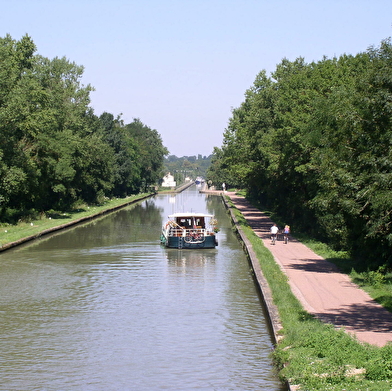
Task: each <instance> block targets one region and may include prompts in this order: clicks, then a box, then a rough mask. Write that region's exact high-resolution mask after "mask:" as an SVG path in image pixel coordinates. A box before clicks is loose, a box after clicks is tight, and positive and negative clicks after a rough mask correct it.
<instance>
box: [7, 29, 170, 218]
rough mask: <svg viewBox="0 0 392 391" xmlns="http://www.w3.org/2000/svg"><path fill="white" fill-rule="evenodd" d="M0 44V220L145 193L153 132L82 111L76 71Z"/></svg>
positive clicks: (151, 179) (30, 49)
mask: <svg viewBox="0 0 392 391" xmlns="http://www.w3.org/2000/svg"><path fill="white" fill-rule="evenodd" d="M35 52H36V46H35V44H34V42H33V40H32V39H31V38H30V37H29V36H28V35H25V36H24V37H22V38H21V39H20V40H19V41H16V40H14V39H12V37H11V36H10V35H7V36H6V37H4V38H0V221H3V222H4V221H8V220H10V221H11V220H15V217H16V216H19V215H25V214H28V213H34V212H43V211H48V210H51V209H55V210H64V209H67V208H70V207H72V206H73V205H76V204H78V203H82V202H83V203H97V202H98V203H99V202H102V200H103V199H104V198H105V197H112V196H118V197H122V196H126V195H129V194H132V193H137V192H140V191H145V190H146V189H147V188H148V187H149V186H150V185H152V184H156V183H157V182H158V180H159V179H160V178H161V177H162V175H163V160H164V157H165V156H166V155H167V154H168V151H167V149H166V148H165V147H164V146H163V145H162V140H161V137H160V135H159V133H158V132H157V131H156V130H155V129H151V128H149V127H148V126H147V125H145V124H143V123H142V122H141V121H140V120H139V119H134V120H133V121H132V122H131V123H129V124H125V123H124V121H123V120H122V119H121V117H120V116H117V117H115V116H114V115H113V114H110V113H107V112H104V113H103V114H102V115H100V116H99V117H98V116H96V115H95V114H94V111H93V109H92V108H91V107H90V92H91V91H93V87H91V86H90V85H86V86H85V85H83V84H82V83H81V77H82V74H83V67H82V66H78V65H76V64H75V63H73V62H70V61H68V60H67V59H66V58H57V57H56V58H54V59H52V60H50V59H48V58H45V57H43V56H41V55H38V54H36V53H35Z"/></svg>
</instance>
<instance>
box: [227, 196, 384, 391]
mask: <svg viewBox="0 0 392 391" xmlns="http://www.w3.org/2000/svg"><path fill="white" fill-rule="evenodd" d="M228 202H229V203H230V201H228ZM230 204H231V203H230ZM231 206H232V210H233V212H234V213H235V215H236V218H237V219H238V221H239V224H240V226H241V229H242V230H243V232H244V233H245V235H246V236H247V237H248V239H249V241H250V242H251V244H252V246H253V249H254V251H255V253H256V255H257V257H258V259H259V260H260V265H261V269H262V271H263V274H264V275H265V277H266V279H267V281H268V285H269V286H270V288H271V290H272V295H273V300H274V303H275V305H276V306H277V307H278V311H279V315H280V319H281V323H282V326H283V329H282V330H281V331H280V333H281V336H282V337H283V338H281V339H280V340H279V342H278V344H277V346H276V348H275V350H274V352H273V353H272V356H273V359H274V361H275V363H276V366H277V368H278V370H279V375H280V377H281V379H282V380H283V381H285V380H287V381H289V383H290V384H292V385H299V386H300V388H299V389H300V390H308V391H310V390H323V391H325V390H334V391H338V390H339V391H342V390H350V391H351V390H361V391H365V390H369V391H390V390H391V388H392V383H391V380H392V344H391V345H387V346H385V347H383V348H378V347H375V346H371V345H368V344H362V343H359V342H358V341H357V340H355V339H354V338H352V337H351V336H349V335H348V334H346V333H345V332H344V331H342V330H336V329H335V328H334V327H333V326H331V325H327V324H324V323H322V322H320V321H319V320H317V319H316V318H314V317H313V316H312V315H310V314H309V313H307V312H306V311H305V310H304V309H303V307H302V305H301V304H300V303H299V301H298V300H297V298H296V297H295V296H294V295H293V293H292V292H291V289H290V286H289V284H288V281H287V277H286V275H285V274H284V273H283V272H282V271H281V269H280V267H279V266H278V265H277V263H276V262H275V261H274V258H273V256H272V254H271V253H270V251H269V250H268V249H267V248H266V247H265V246H264V244H263V242H262V240H261V239H260V238H259V237H258V236H257V235H256V234H255V233H254V232H253V230H252V229H251V228H250V227H249V226H248V224H247V222H246V220H245V219H244V218H243V216H242V215H241V213H240V212H239V211H238V210H237V209H236V208H235V207H234V206H233V204H231Z"/></svg>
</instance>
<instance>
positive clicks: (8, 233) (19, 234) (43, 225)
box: [0, 193, 148, 247]
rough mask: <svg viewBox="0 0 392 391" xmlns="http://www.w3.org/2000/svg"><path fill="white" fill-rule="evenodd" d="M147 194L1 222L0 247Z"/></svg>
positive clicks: (113, 207)
mask: <svg viewBox="0 0 392 391" xmlns="http://www.w3.org/2000/svg"><path fill="white" fill-rule="evenodd" d="M146 196H148V194H147V193H145V194H137V195H132V196H129V197H126V198H113V199H107V200H106V201H105V202H103V203H102V204H100V205H90V206H89V205H83V206H79V207H78V208H77V209H74V210H71V211H67V212H62V211H50V212H47V213H45V214H41V216H40V218H37V219H26V221H20V222H18V224H15V225H12V224H5V223H0V247H4V246H6V245H7V244H9V243H12V242H16V241H19V240H21V239H24V238H27V237H30V236H35V235H39V234H40V233H42V232H43V231H46V230H48V229H51V228H54V227H58V226H60V225H63V224H67V223H71V222H74V221H77V220H80V219H84V218H89V217H93V216H95V215H99V214H102V213H104V212H106V211H108V210H111V209H115V208H117V207H121V206H122V205H126V204H129V203H131V202H134V201H137V200H139V199H142V198H144V197H146Z"/></svg>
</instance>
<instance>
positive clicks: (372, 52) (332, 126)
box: [208, 40, 392, 270]
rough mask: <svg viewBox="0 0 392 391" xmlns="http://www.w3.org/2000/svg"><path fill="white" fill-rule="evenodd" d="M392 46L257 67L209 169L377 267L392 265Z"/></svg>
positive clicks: (216, 177)
mask: <svg viewBox="0 0 392 391" xmlns="http://www.w3.org/2000/svg"><path fill="white" fill-rule="evenodd" d="M391 70H392V45H391V42H390V40H386V41H383V42H382V43H381V45H380V47H378V48H371V49H369V50H368V51H367V52H364V53H360V54H358V55H356V56H350V55H343V56H341V57H339V58H333V59H328V58H323V59H322V60H321V61H319V62H314V63H310V64H308V63H305V61H304V59H303V58H298V59H296V60H295V61H289V60H287V59H283V60H282V62H281V63H280V64H278V65H277V67H276V70H275V72H273V73H272V75H271V77H267V75H266V74H265V72H264V71H262V72H260V73H259V75H257V77H256V79H255V82H254V84H253V86H252V87H251V88H249V89H248V90H247V91H246V93H245V100H244V102H243V103H242V104H241V105H240V107H238V108H236V109H234V110H233V112H232V117H231V119H230V121H229V125H228V127H227V129H226V131H225V133H224V139H223V145H222V147H221V148H215V151H214V155H213V159H212V164H211V168H210V170H209V172H208V175H209V178H214V180H218V181H219V182H222V181H224V182H225V183H227V184H228V185H229V186H233V187H243V188H244V189H245V190H246V191H247V193H248V195H249V197H251V198H253V200H254V201H255V202H257V203H259V204H263V205H264V206H265V207H266V208H268V209H270V210H271V211H272V212H274V213H278V214H279V215H280V216H281V218H282V219H283V220H285V221H286V222H289V223H290V225H291V226H293V227H297V228H299V229H300V230H302V231H304V232H308V233H309V234H311V235H313V236H315V237H316V238H318V239H322V240H326V241H327V242H328V243H329V245H330V246H331V247H333V248H334V249H335V250H343V251H347V252H348V253H349V255H350V256H352V257H356V258H358V259H360V260H361V262H362V263H363V264H364V265H365V266H369V267H370V268H371V269H372V270H373V269H377V267H378V266H379V265H382V264H389V265H391V264H392V212H391V211H392V197H391V196H390V195H391V191H392V174H391V173H392V142H391V140H392V133H391V129H392V127H391V125H392V106H391V104H390V102H391V99H392V81H391V76H390V75H391Z"/></svg>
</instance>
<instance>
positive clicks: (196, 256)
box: [166, 249, 216, 267]
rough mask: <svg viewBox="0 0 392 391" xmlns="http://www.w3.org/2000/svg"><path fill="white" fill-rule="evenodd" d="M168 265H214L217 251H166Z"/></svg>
mask: <svg viewBox="0 0 392 391" xmlns="http://www.w3.org/2000/svg"><path fill="white" fill-rule="evenodd" d="M166 258H167V260H168V264H169V265H171V266H178V267H194V266H204V265H206V264H214V263H215V260H216V250H215V249H211V250H208V249H201V250H178V249H166Z"/></svg>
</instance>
